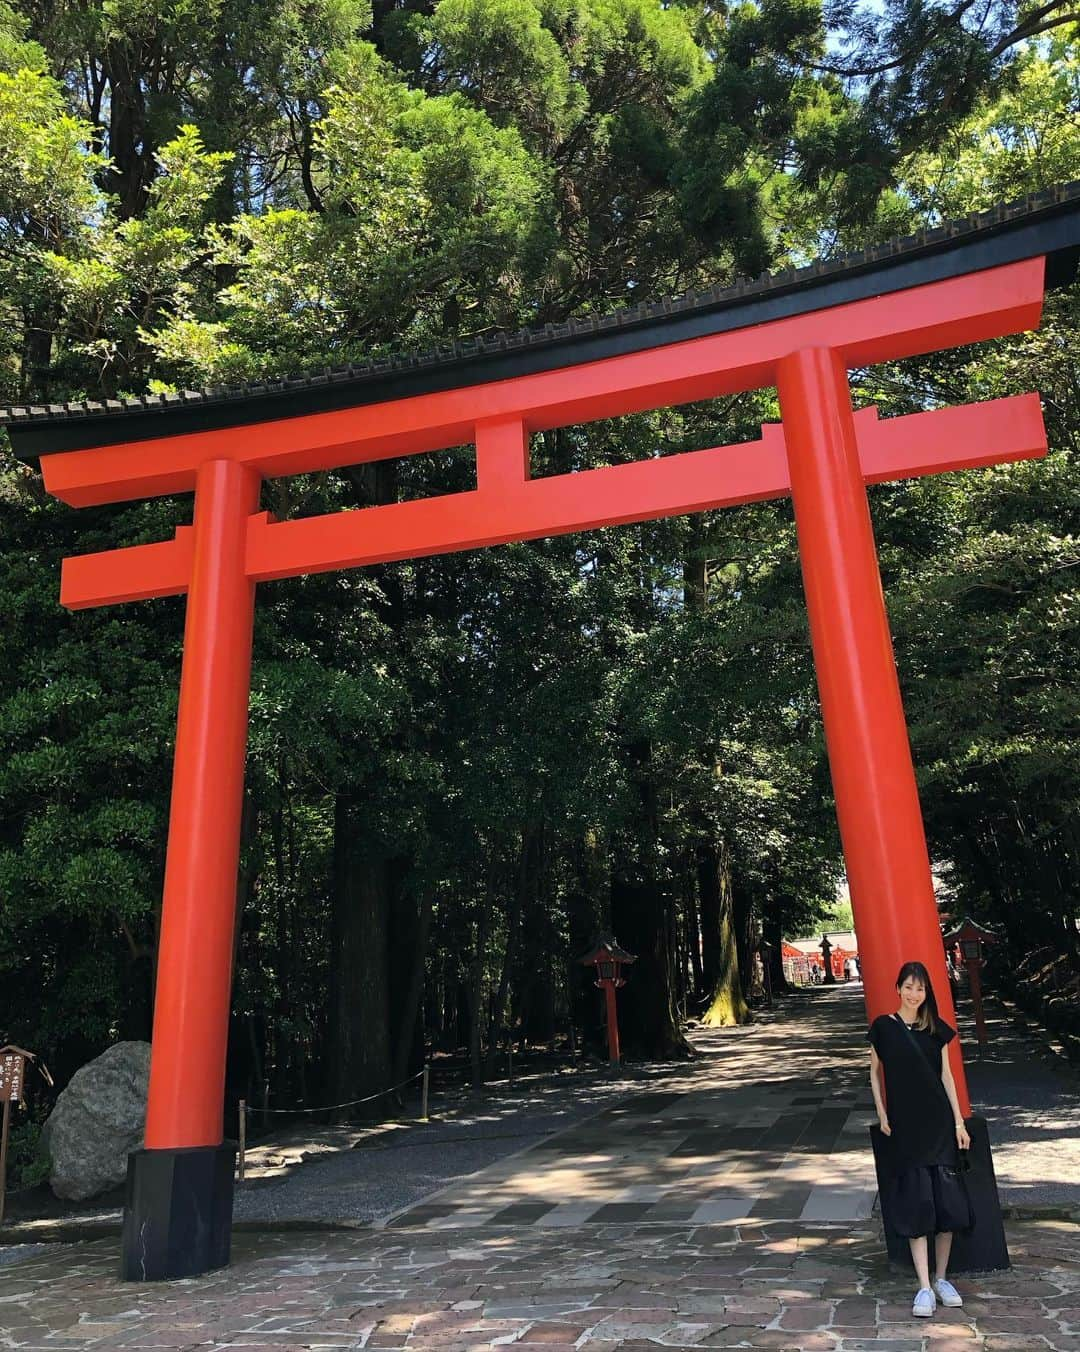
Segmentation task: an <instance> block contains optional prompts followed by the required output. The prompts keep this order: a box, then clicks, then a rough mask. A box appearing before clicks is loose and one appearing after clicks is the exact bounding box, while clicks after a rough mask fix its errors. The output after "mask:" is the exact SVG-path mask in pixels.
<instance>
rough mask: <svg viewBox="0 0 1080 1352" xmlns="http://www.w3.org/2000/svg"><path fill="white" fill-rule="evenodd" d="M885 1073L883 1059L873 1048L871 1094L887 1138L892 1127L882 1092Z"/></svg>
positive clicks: (871, 1050)
mask: <svg viewBox="0 0 1080 1352" xmlns="http://www.w3.org/2000/svg"><path fill="white" fill-rule="evenodd" d="M882 1079H883V1073H882V1069H881V1057H880V1056H878V1054H877V1052H876V1051H875V1050H874V1048H873V1047H871V1048H870V1092H871V1093H872V1094H873V1096H874V1107H875V1108H876V1109H877V1120H878V1125H879V1126H880V1127H881V1130H882V1132H883V1133H884V1134H885V1135H886V1136H891V1135H892V1127H890V1126H889V1115H888V1113H887V1112H886V1111H885V1097H884V1095H883V1094H882V1092H881V1088H882V1086H881V1081H882Z"/></svg>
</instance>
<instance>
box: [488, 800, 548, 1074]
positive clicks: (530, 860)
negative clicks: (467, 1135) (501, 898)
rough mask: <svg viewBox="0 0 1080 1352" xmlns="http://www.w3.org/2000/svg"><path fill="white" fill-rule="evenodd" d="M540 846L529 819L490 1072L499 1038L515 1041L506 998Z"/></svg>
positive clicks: (494, 1017) (510, 916) (496, 1006)
mask: <svg viewBox="0 0 1080 1352" xmlns="http://www.w3.org/2000/svg"><path fill="white" fill-rule="evenodd" d="M539 847H540V823H539V821H538V820H536V819H535V818H530V819H529V820H528V821H527V822H526V823H525V825H524V826H523V827H522V828H521V842H520V847H519V850H518V866H517V877H516V878H515V880H514V890H513V892H512V893H511V895H510V907H509V910H508V912H507V916H506V948H505V950H504V952H503V961H502V970H501V971H500V973H499V985H498V989H497V991H496V994H495V1001H494V1003H493V1005H492V1009H491V1045H490V1047H489V1048H488V1061H489V1066H488V1074H489V1075H491V1074H493V1073H494V1062H495V1058H496V1057H497V1055H498V1050H499V1040H500V1037H501V1036H502V1035H503V1034H504V1033H505V1034H506V1035H507V1038H508V1039H509V1040H510V1041H512V1040H513V1034H512V1029H510V1028H508V1027H507V1017H506V1001H507V996H508V995H509V992H510V980H511V976H512V973H513V970H514V965H515V963H516V961H517V956H518V949H519V947H520V941H521V917H522V915H523V914H524V913H525V911H526V909H527V908H528V905H529V899H530V898H531V897H534V896H535V895H536V887H537V865H538V861H539V854H540V851H539Z"/></svg>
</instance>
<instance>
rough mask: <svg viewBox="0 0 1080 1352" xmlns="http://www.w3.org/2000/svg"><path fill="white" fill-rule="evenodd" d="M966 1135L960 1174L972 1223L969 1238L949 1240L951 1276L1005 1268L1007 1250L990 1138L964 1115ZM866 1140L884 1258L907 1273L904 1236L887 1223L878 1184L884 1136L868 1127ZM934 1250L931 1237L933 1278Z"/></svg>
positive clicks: (981, 1121)
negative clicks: (874, 1170)
mask: <svg viewBox="0 0 1080 1352" xmlns="http://www.w3.org/2000/svg"><path fill="white" fill-rule="evenodd" d="M966 1125H967V1129H968V1135H969V1136H970V1137H971V1149H970V1150H969V1151H968V1152H967V1153H968V1157H969V1163H970V1168H969V1169H968V1171H967V1173H966V1174H965V1175H964V1181H965V1182H966V1184H967V1190H968V1196H969V1197H970V1198H971V1210H972V1212H973V1214H974V1217H975V1224H974V1226H973V1227H972V1229H971V1231H970V1233H969V1234H966V1235H964V1234H957V1235H955V1236H954V1237H953V1247H952V1256H951V1257H950V1259H949V1271H950V1273H952V1272H997V1271H1000V1270H1001V1269H1002V1268H1007V1267H1009V1266H1010V1263H1009V1250H1008V1247H1007V1246H1006V1243H1005V1227H1004V1225H1003V1223H1002V1219H1001V1204H1000V1202H999V1201H998V1194H997V1180H996V1179H995V1178H994V1161H993V1158H992V1156H991V1154H990V1137H989V1134H988V1133H987V1129H986V1119H985V1118H984V1117H969V1118H968V1119H967V1122H966ZM870 1142H871V1144H872V1146H873V1148H874V1164H875V1166H876V1167H877V1178H878V1197H879V1198H880V1202H881V1221H882V1225H883V1226H884V1229H885V1245H886V1248H887V1249H888V1251H889V1257H890V1259H891V1260H892V1261H893V1262H894V1263H899V1264H901V1265H902V1266H903V1267H905V1268H908V1269H910V1268H911V1266H912V1264H911V1247H910V1245H909V1244H908V1242H907V1239H906V1238H905V1237H904V1236H903V1235H898V1234H897V1233H896V1231H895V1230H894V1229H893V1228H892V1226H891V1225H890V1224H889V1215H888V1206H887V1203H886V1200H885V1198H886V1192H885V1188H884V1186H883V1184H884V1183H885V1180H886V1179H887V1178H888V1155H887V1153H886V1147H885V1146H884V1142H885V1137H884V1136H882V1134H881V1128H880V1127H877V1126H873V1127H871V1128H870ZM933 1269H934V1249H933V1237H932V1236H931V1238H930V1275H931V1276H933Z"/></svg>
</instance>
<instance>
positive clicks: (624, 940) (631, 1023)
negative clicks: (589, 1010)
mask: <svg viewBox="0 0 1080 1352" xmlns="http://www.w3.org/2000/svg"><path fill="white" fill-rule="evenodd" d="M669 906H670V899H669V898H667V897H665V896H664V894H663V893H662V892H661V890H660V888H659V887H658V886H657V884H656V882H655V880H654V879H651V878H649V879H646V878H642V877H641V876H640V875H639V876H636V877H635V876H633V875H632V874H629V873H626V872H622V871H619V870H618V869H616V870H615V871H613V876H612V879H611V914H612V919H613V921H614V925H615V936H616V938H617V939H618V941H619V943H620V944H622V946H623V947H624V948H627V949H629V950H630V952H631V953H636V954H637V962H636V963H635V964H634V965H633V966H632V967H631V968H630V969H629V972H628V974H627V976H628V980H627V984H626V985H625V986H624V987H623V988H622V990H620V991H619V993H618V996H617V1004H618V1014H619V1035H620V1041H621V1043H622V1051H623V1054H624V1055H625V1056H630V1057H642V1058H645V1059H656V1060H664V1061H666V1060H671V1059H673V1058H675V1057H685V1056H689V1055H691V1048H690V1044H689V1043H688V1042H687V1041H686V1039H685V1038H684V1037H683V1034H682V1029H681V1028H680V1027H679V1016H678V1010H677V1009H676V1005H675V989H674V986H675V983H674V975H675V972H674V954H673V953H672V950H671V930H672V927H671V924H670V921H669V917H668V908H669ZM597 998H598V999H599V994H598V996H597Z"/></svg>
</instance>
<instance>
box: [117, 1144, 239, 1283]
mask: <svg viewBox="0 0 1080 1352" xmlns="http://www.w3.org/2000/svg"><path fill="white" fill-rule="evenodd" d="M235 1166H236V1147H235V1145H233V1144H232V1143H231V1142H227V1143H226V1144H224V1145H212V1146H198V1147H193V1148H191V1149H188V1150H136V1151H135V1152H134V1153H133V1154H131V1155H129V1156H128V1173H127V1193H126V1195H125V1198H124V1228H123V1235H122V1238H121V1244H120V1276H121V1278H123V1280H124V1281H129V1282H160V1281H169V1280H171V1279H173V1278H176V1277H197V1276H198V1275H199V1274H200V1273H203V1272H211V1271H212V1270H213V1269H214V1268H220V1267H226V1266H227V1265H228V1262H229V1244H230V1240H231V1238H232V1206H233V1172H234V1170H235Z"/></svg>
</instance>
